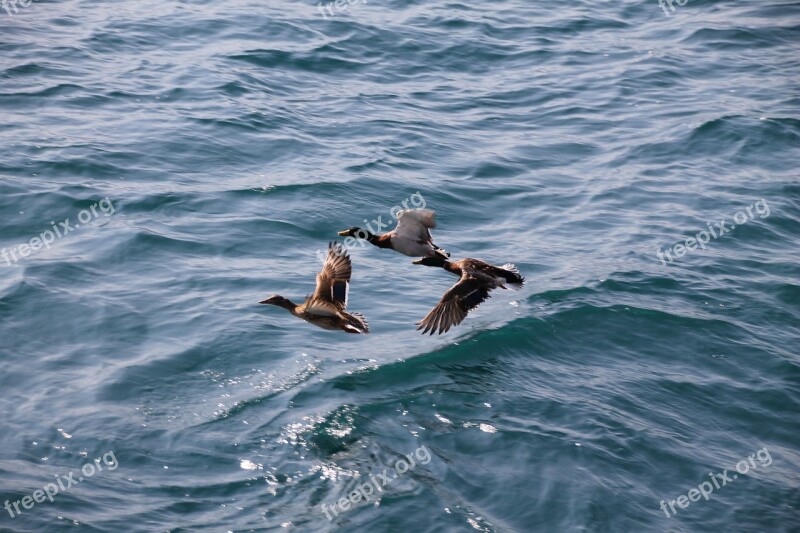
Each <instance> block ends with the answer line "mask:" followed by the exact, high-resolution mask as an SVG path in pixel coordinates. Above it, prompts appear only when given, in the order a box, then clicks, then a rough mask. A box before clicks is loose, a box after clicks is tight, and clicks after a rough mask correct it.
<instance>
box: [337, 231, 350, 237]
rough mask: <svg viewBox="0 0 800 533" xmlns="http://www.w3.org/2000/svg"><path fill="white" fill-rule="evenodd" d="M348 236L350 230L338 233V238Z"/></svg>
mask: <svg viewBox="0 0 800 533" xmlns="http://www.w3.org/2000/svg"><path fill="white" fill-rule="evenodd" d="M349 235H350V230H348V229H346V230H344V231H340V232H339V236H340V237H347V236H349Z"/></svg>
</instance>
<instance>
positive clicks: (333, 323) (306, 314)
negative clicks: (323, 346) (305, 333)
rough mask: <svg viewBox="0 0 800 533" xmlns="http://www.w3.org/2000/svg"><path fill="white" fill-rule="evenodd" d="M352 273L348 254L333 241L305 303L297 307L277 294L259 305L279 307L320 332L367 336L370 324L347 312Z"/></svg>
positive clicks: (359, 316) (357, 314) (358, 315)
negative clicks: (312, 292)
mask: <svg viewBox="0 0 800 533" xmlns="http://www.w3.org/2000/svg"><path fill="white" fill-rule="evenodd" d="M351 272H352V265H351V264H350V256H349V255H348V254H347V250H345V248H344V247H343V246H342V245H341V244H340V243H338V242H335V241H334V242H331V243H329V244H328V255H327V257H326V258H325V262H324V264H323V266H322V270H320V272H319V274H317V287H316V290H315V291H314V294H312V295H311V296H307V297H306V300H305V302H303V303H302V304H299V305H298V304H295V303H293V302H292V301H291V300H289V299H288V298H284V297H283V296H281V295H278V294H276V295H274V296H270V297H269V298H267V299H266V300H261V301H260V302H258V303H260V304H267V305H275V306H277V307H282V308H284V309H286V310H287V311H289V313H291V314H292V315H294V316H296V317H297V318H300V319H302V320H305V321H306V322H308V323H310V324H313V325H315V326H317V327H320V328H322V329H327V330H342V331H345V332H347V333H356V334H367V333H369V324H367V320H366V319H365V318H364V316H363V315H362V314H360V313H348V312H347V302H348V296H349V294H350V275H351Z"/></svg>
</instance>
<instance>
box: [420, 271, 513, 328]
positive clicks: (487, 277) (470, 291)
mask: <svg viewBox="0 0 800 533" xmlns="http://www.w3.org/2000/svg"><path fill="white" fill-rule="evenodd" d="M414 264H415V265H425V266H430V267H438V268H443V269H444V270H446V271H448V272H450V273H452V274H455V275H456V276H459V278H460V279H459V280H458V282H457V283H456V284H455V285H453V286H452V287H451V288H450V290H448V291H447V292H446V293H444V296H442V299H441V300H439V303H438V304H436V307H434V308H433V309H432V310H431V312H430V313H428V314H427V315H426V316H425V318H423V319H422V320H421V321H419V322H418V323H417V325H418V326H419V327H418V328H417V330H420V329H421V330H423V331H422V334H423V335H424V334H425V333H428V332H429V331H430V334H431V335H433V334H434V333H436V332H437V331H438V332H439V335H441V334H442V333H447V332H448V331H449V330H450V328H452V327H453V326H457V325H459V324H460V323H461V322H463V321H464V319H465V318H466V317H467V314H468V313H469V312H470V311H472V310H473V309H475V308H476V307H478V306H479V305H480V304H481V303H483V302H484V301H486V300H487V299H488V298H490V296H489V291H491V290H492V289H496V288H501V289H509V288H510V289H513V290H519V289H521V288H522V285H523V284H524V283H525V278H523V277H522V276H521V275H520V273H519V270H517V267H515V266H514V265H512V264H505V265H503V266H501V267H496V266H494V265H490V264H489V263H486V262H484V261H481V260H480V259H471V258H466V259H462V260H461V261H448V260H447V259H442V258H441V257H425V258H422V259H419V260H417V261H414Z"/></svg>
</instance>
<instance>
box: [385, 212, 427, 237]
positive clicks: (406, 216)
mask: <svg viewBox="0 0 800 533" xmlns="http://www.w3.org/2000/svg"><path fill="white" fill-rule="evenodd" d="M435 227H436V212H435V211H431V210H430V209H406V210H405V211H398V213H397V227H396V228H395V229H394V233H395V235H397V236H398V237H402V238H405V239H409V240H412V241H417V242H431V240H432V238H431V232H430V230H431V229H433V228H435Z"/></svg>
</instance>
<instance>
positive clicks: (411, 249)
mask: <svg viewBox="0 0 800 533" xmlns="http://www.w3.org/2000/svg"><path fill="white" fill-rule="evenodd" d="M378 223H379V224H380V219H379V222H378ZM435 227H436V212H435V211H431V210H430V209H405V210H403V211H398V212H397V227H396V228H394V229H393V230H392V231H390V232H387V233H384V234H383V235H375V234H373V233H371V232H369V231H367V230H365V229H361V228H359V227H353V228H350V229H346V230H344V231H340V232H339V235H340V236H341V237H356V238H358V239H365V240H366V241H368V242H369V243H370V244H372V245H373V246H377V247H378V248H389V249H390V250H394V251H395V252H400V253H401V254H403V255H407V256H409V257H441V258H443V259H447V258H448V257H450V254H449V253H447V252H446V251H445V250H443V249H441V248H439V247H438V246H436V245H435V244H433V237H431V232H430V230H431V229H433V228H435Z"/></svg>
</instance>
